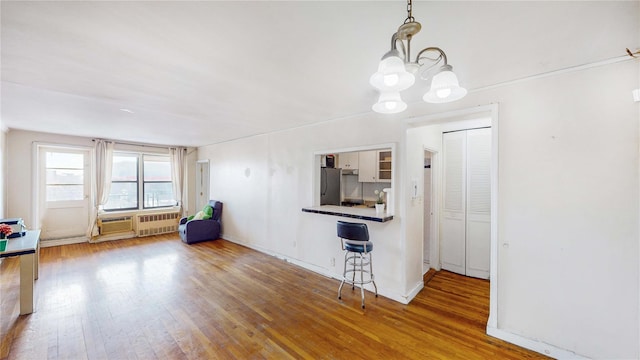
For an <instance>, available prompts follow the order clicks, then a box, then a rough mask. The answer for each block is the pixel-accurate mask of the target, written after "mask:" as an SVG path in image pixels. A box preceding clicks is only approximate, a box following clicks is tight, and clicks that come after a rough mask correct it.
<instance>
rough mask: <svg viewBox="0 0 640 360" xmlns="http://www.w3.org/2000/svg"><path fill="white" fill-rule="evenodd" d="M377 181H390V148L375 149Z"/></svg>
mask: <svg viewBox="0 0 640 360" xmlns="http://www.w3.org/2000/svg"><path fill="white" fill-rule="evenodd" d="M377 155H378V182H391V150H384V151H377Z"/></svg>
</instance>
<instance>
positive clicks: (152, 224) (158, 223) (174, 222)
mask: <svg viewBox="0 0 640 360" xmlns="http://www.w3.org/2000/svg"><path fill="white" fill-rule="evenodd" d="M179 220H180V213H177V212H172V213H160V214H140V215H138V216H137V227H136V235H137V236H149V235H155V234H165V233H170V232H176V231H178V221H179Z"/></svg>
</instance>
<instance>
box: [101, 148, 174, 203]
mask: <svg viewBox="0 0 640 360" xmlns="http://www.w3.org/2000/svg"><path fill="white" fill-rule="evenodd" d="M141 180H142V181H141ZM140 204H142V208H143V209H150V208H160V207H169V206H174V205H176V200H175V197H174V195H173V184H172V181H171V162H170V159H169V156H167V155H149V154H133V153H126V154H125V153H114V155H113V170H112V173H111V190H110V192H109V200H108V201H107V203H106V204H105V205H104V210H106V211H113V210H138V209H140Z"/></svg>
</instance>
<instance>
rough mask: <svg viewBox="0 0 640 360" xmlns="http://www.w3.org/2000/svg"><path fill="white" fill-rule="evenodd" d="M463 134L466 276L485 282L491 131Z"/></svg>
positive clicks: (486, 271) (489, 249)
mask: <svg viewBox="0 0 640 360" xmlns="http://www.w3.org/2000/svg"><path fill="white" fill-rule="evenodd" d="M466 133H467V199H466V210H467V215H466V216H467V224H466V227H467V230H466V274H467V275H469V276H473V277H478V278H483V279H488V278H489V268H490V265H491V261H490V259H491V129H490V128H488V129H474V130H468V131H466Z"/></svg>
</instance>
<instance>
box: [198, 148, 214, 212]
mask: <svg viewBox="0 0 640 360" xmlns="http://www.w3.org/2000/svg"><path fill="white" fill-rule="evenodd" d="M204 168H206V169H207V174H206V179H204V182H203V183H202V185H199V184H198V182H199V181H201V180H203V179H202V175H203V174H201V173H199V170H200V169H204ZM194 185H195V187H194V189H195V193H196V199H195V200H196V201H195V206H196V209H195V211H196V212H198V211H200V210H202V208H203V207H204V205H206V204H207V203H208V201H209V200H210V197H211V164H210V162H209V159H206V160H198V161H196V176H195V184H194ZM203 189H204V190H205V191H206V194H205V195H206V196H205V198H206V202H205V204H204V205H202V204H198V200H199V199H200V195H199V192H200V191H202V190H203Z"/></svg>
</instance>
